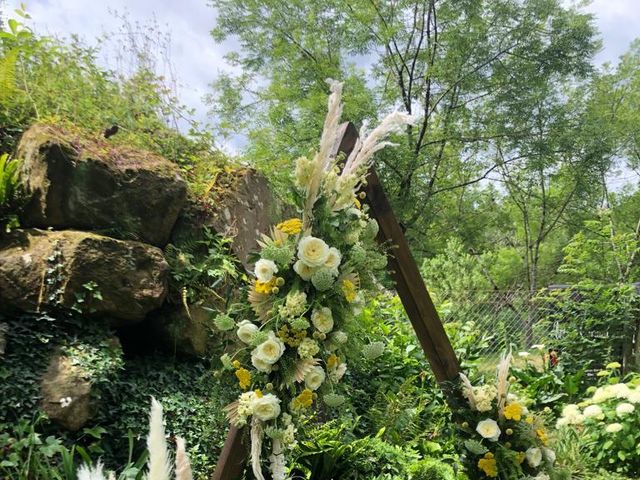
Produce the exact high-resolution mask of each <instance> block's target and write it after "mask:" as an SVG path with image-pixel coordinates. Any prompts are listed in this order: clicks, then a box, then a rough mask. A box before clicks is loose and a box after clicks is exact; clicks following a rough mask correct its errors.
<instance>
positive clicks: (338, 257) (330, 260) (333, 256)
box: [324, 247, 342, 270]
mask: <svg viewBox="0 0 640 480" xmlns="http://www.w3.org/2000/svg"><path fill="white" fill-rule="evenodd" d="M341 261H342V254H341V253H340V250H338V249H337V248H335V247H331V248H330V249H329V256H328V257H327V261H326V262H324V266H325V267H327V268H330V269H331V270H336V269H337V268H338V267H339V266H340V262H341Z"/></svg>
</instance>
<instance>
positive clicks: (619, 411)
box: [616, 402, 636, 417]
mask: <svg viewBox="0 0 640 480" xmlns="http://www.w3.org/2000/svg"><path fill="white" fill-rule="evenodd" d="M635 409H636V407H634V406H633V405H632V404H630V403H626V402H623V403H621V404H619V405H618V406H617V407H616V415H618V416H619V417H624V416H625V415H628V414H630V413H633V411H634V410H635Z"/></svg>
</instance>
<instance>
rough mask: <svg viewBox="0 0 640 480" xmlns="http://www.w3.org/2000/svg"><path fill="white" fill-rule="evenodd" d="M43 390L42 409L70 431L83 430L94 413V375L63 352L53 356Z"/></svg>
mask: <svg viewBox="0 0 640 480" xmlns="http://www.w3.org/2000/svg"><path fill="white" fill-rule="evenodd" d="M40 389H41V393H42V402H41V408H42V410H44V412H45V413H46V414H47V416H48V417H49V418H50V419H51V420H53V421H54V422H56V423H58V424H59V425H61V426H62V427H64V428H66V429H67V430H71V431H77V430H80V429H81V428H82V427H83V426H84V425H85V424H86V423H87V421H88V420H89V419H90V418H91V416H92V415H93V413H94V405H93V403H92V398H91V380H90V376H89V375H88V374H87V373H86V372H85V371H84V370H83V369H82V368H81V367H80V366H78V365H75V364H74V363H73V361H72V359H70V358H68V357H66V356H64V355H62V354H60V353H57V354H55V355H53V356H52V357H51V362H50V363H49V367H48V368H47V371H46V372H45V374H44V375H43V377H42V382H41V384H40Z"/></svg>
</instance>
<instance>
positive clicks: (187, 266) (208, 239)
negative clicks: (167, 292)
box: [165, 227, 239, 304]
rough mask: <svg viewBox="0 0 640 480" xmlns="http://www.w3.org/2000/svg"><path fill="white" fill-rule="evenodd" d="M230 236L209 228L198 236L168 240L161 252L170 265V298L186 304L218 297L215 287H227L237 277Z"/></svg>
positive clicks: (231, 284)
mask: <svg viewBox="0 0 640 480" xmlns="http://www.w3.org/2000/svg"><path fill="white" fill-rule="evenodd" d="M230 244H231V240H230V239H228V238H224V237H222V236H221V235H218V234H216V233H215V232H214V231H213V230H210V229H209V228H206V227H205V228H203V229H202V235H201V238H196V239H192V240H187V241H184V242H181V243H180V245H179V246H176V245H172V244H169V245H168V246H167V248H166V251H165V254H166V258H167V262H169V267H170V269H171V273H170V279H171V291H172V295H173V298H172V300H173V301H174V302H178V303H179V302H180V301H185V302H187V303H190V304H196V303H201V302H203V301H205V300H211V299H212V297H213V298H214V299H215V298H220V295H219V294H218V293H216V291H217V290H220V291H222V290H225V289H226V290H227V291H228V290H229V289H230V288H231V287H232V286H233V281H234V280H236V279H238V277H239V270H238V265H237V261H236V260H235V259H234V258H233V256H232V254H231V252H230V250H229V248H230Z"/></svg>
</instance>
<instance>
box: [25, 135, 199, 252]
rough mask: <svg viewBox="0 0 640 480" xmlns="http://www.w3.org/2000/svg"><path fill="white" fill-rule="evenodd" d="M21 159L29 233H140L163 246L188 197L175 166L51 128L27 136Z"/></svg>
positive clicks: (157, 158)
mask: <svg viewBox="0 0 640 480" xmlns="http://www.w3.org/2000/svg"><path fill="white" fill-rule="evenodd" d="M18 158H21V159H22V167H21V178H22V182H23V184H24V186H25V189H26V191H27V193H28V195H29V201H28V204H27V206H26V208H25V210H24V214H23V218H22V219H21V220H22V224H23V225H25V226H27V227H39V228H43V227H53V228H55V229H65V228H72V229H79V230H94V231H96V230H97V231H101V233H107V234H109V235H110V236H116V237H122V236H123V235H134V238H136V239H137V240H140V241H143V242H145V243H150V244H152V245H156V246H164V245H165V244H166V243H167V241H168V240H169V236H170V234H171V229H172V228H173V225H174V223H175V221H176V218H177V217H178V214H179V212H180V210H181V209H182V206H183V205H184V202H185V199H186V192H187V187H186V183H185V182H184V180H182V178H180V176H179V175H178V168H177V166H176V165H174V164H173V163H171V162H169V161H168V160H165V159H164V158H161V157H159V156H157V155H153V154H151V153H148V152H143V151H140V150H133V149H125V148H115V147H113V146H112V145H111V144H109V143H108V142H106V141H102V142H100V141H97V140H87V139H81V138H79V137H77V138H76V137H74V135H72V134H69V133H67V132H64V131H62V130H61V129H57V128H54V127H51V126H47V125H34V126H33V127H31V128H30V129H29V130H27V131H26V132H25V133H24V135H23V136H22V139H21V141H20V145H19V147H18ZM129 238H131V237H129Z"/></svg>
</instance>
